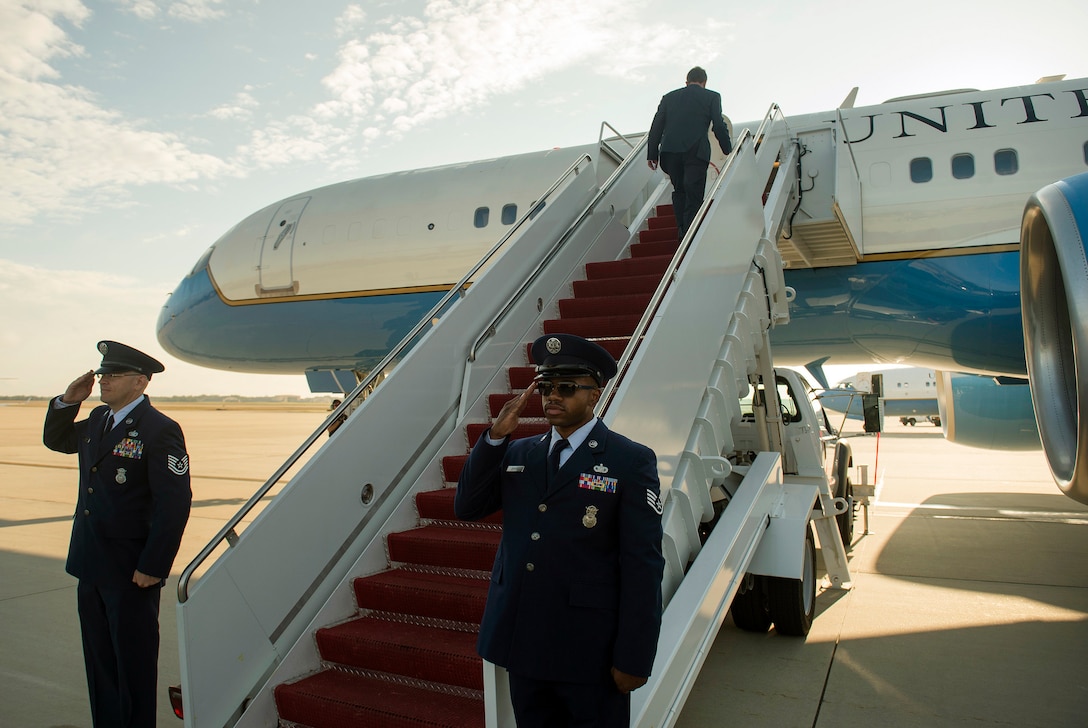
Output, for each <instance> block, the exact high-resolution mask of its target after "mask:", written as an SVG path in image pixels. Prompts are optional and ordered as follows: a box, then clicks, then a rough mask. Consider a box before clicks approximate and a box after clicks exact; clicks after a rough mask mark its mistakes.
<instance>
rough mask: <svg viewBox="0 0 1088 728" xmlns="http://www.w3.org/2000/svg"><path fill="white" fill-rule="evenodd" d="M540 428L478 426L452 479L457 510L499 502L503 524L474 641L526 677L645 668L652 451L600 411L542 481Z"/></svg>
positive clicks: (654, 507)
mask: <svg viewBox="0 0 1088 728" xmlns="http://www.w3.org/2000/svg"><path fill="white" fill-rule="evenodd" d="M548 447H549V436H548V435H545V436H543V437H532V438H525V439H521V440H515V441H513V442H510V441H509V440H508V441H506V442H504V443H503V444H502V445H498V446H493V445H489V444H488V443H487V442H486V440H485V439H484V438H481V439H480V441H479V442H478V443H477V444H476V446H475V447H474V448H473V450H472V453H471V454H470V455H469V459H468V462H467V463H466V464H465V467H464V469H463V470H462V472H461V477H460V480H459V482H458V484H457V496H456V500H455V507H456V511H457V516H458V517H459V518H462V519H466V520H477V519H480V518H483V517H484V516H486V515H488V514H490V513H493V512H495V511H497V510H499V509H501V510H502V512H503V535H502V541H501V543H500V545H499V551H498V554H497V555H496V557H495V565H494V568H493V569H492V572H491V586H490V589H489V591H488V597H487V606H486V608H485V611H484V617H483V622H482V624H481V626H480V636H479V641H478V644H477V649H478V651H479V653H480V655H481V656H482V657H483V658H484V659H486V660H488V661H490V662H493V663H495V664H497V665H501V666H503V667H505V668H507V669H508V670H509V671H510V672H512V673H515V674H518V675H520V676H524V677H527V678H531V679H536V680H553V681H559V682H570V683H610V682H611V681H612V678H611V668H612V667H613V666H614V667H616V668H617V669H618V670H621V671H623V672H625V673H628V674H631V675H637V676H641V677H646V676H649V675H650V671H651V668H652V667H653V661H654V655H655V653H656V651H657V638H658V633H659V631H660V628H661V604H662V602H661V577H662V571H663V569H664V560H663V558H662V555H661V500H660V485H659V482H658V476H657V457H656V456H655V455H654V453H653V451H652V450H650V449H649V448H648V447H646V446H644V445H640V444H638V443H636V442H633V441H631V440H629V439H628V438H626V437H624V436H622V435H619V434H617V433H615V432H611V431H610V430H609V429H608V428H607V427H606V426H605V425H604V423H601V422H598V423H597V424H596V426H595V427H594V428H593V429H592V431H591V432H590V434H589V437H587V438H586V441H585V442H583V443H582V445H581V446H580V447H579V448H578V449H577V450H575V451H574V452H573V453H572V454H571V455H570V458H569V459H568V460H567V462H565V463H564V464H563V467H562V468H560V470H559V472H558V474H557V476H556V477H555V479H554V480H555V482H553V483H552V484H551V486H550V487H549V486H548V484H547V482H546V463H545V461H546V458H547V453H548Z"/></svg>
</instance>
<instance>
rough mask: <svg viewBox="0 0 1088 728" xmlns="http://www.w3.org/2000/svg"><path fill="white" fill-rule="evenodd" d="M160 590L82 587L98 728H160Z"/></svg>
mask: <svg viewBox="0 0 1088 728" xmlns="http://www.w3.org/2000/svg"><path fill="white" fill-rule="evenodd" d="M160 591H161V589H160V588H159V587H150V588H148V589H141V588H139V587H137V586H136V585H135V584H127V585H124V586H120V587H103V586H98V585H95V584H91V583H88V582H87V581H85V580H83V579H80V581H79V584H78V586H77V587H76V600H77V603H78V606H79V623H80V628H81V629H82V632H83V660H84V662H85V663H86V666H87V688H88V692H89V694H90V698H91V718H92V720H93V723H94V726H95V728H155V721H156V716H155V694H156V691H157V690H158V662H159V595H160Z"/></svg>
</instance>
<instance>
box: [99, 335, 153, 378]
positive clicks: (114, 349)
mask: <svg viewBox="0 0 1088 728" xmlns="http://www.w3.org/2000/svg"><path fill="white" fill-rule="evenodd" d="M98 351H99V352H100V353H101V354H102V364H101V365H100V366H99V367H98V369H96V370H95V372H94V373H95V374H118V373H120V372H139V373H140V374H143V375H145V376H147V377H148V378H149V379H150V378H151V375H152V374H156V373H158V372H161V371H164V370H165V369H166V367H164V366H163V365H162V363H161V362H160V361H159V360H157V359H155V358H153V357H150V356H148V355H147V354H145V353H143V352H142V351H140V350H139V349H133V348H132V347H131V346H126V345H125V344H121V343H119V342H116V341H99V342H98Z"/></svg>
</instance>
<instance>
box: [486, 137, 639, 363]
mask: <svg viewBox="0 0 1088 728" xmlns="http://www.w3.org/2000/svg"><path fill="white" fill-rule="evenodd" d="M617 133H618V132H617ZM644 146H646V139H645V138H643V139H642V141H641V142H639V144H638V145H637V146H634V147H632V151H631V153H630V154H628V155H627V158H626V159H624V160H623V164H621V165H620V166H619V168H618V169H616V171H615V172H613V173H612V175H611V176H610V177H609V178H608V180H607V181H606V182H605V183H604V184H603V185H601V187H600V189H599V190H597V194H595V195H594V196H593V199H592V200H590V202H589V204H588V205H586V207H585V209H584V210H582V212H581V214H580V215H578V217H577V218H576V219H575V220H574V222H572V223H571V224H570V226H569V227H568V228H567V230H566V232H564V233H563V234H562V235H561V236H559V238H558V239H557V240H556V242H554V243H552V248H551V250H549V251H548V254H547V255H545V256H544V257H543V258H541V260H540V263H538V264H537V267H536V269H534V270H533V271H532V272H531V273H530V274H529V275H528V276H526V277H525V280H523V281H522V282H521V286H519V287H518V289H517V290H516V291H514V292H513V293H512V294H511V295H510V297H509V298H507V300H506V303H505V304H503V306H502V308H500V309H499V312H498V313H497V314H495V316H494V317H493V318H492V319H491V321H489V322H488V323H487V325H485V326H484V327H483V328H482V331H481V333H480V335H479V336H477V337H476V340H475V341H473V342H472V346H471V347H470V348H469V351H468V357H467V360H468V361H470V362H474V361H476V356H477V353H478V352H479V350H480V347H481V346H482V345H483V343H484V341H486V340H487V339H489V338H491V337H492V336H493V335H494V334H495V327H496V326H497V325H498V324H499V322H500V321H502V320H503V319H504V318H506V316H507V315H509V313H510V311H511V310H513V308H514V304H515V303H517V301H519V300H520V299H521V297H522V296H523V295H524V294H525V291H526V290H527V289H528V288H529V287H530V286H531V285H532V283H533V282H534V281H535V280H536V279H537V278H539V277H540V274H541V272H542V271H543V270H544V268H546V267H547V266H548V264H549V263H551V261H552V259H553V258H555V256H556V255H557V254H558V252H559V250H560V249H561V248H562V247H563V246H564V245H565V244H566V242H567V240H569V239H570V237H571V236H572V235H573V234H574V232H575V231H576V230H577V229H578V227H579V226H580V225H581V224H582V222H583V221H585V219H586V218H587V217H589V216H590V215H591V214H593V210H594V208H595V207H596V206H597V205H598V204H600V202H601V200H602V199H604V196H605V195H606V194H607V193H608V192H609V190H610V189H611V187H612V185H613V184H615V182H616V181H617V180H618V179H619V177H620V175H621V174H622V173H623V172H624V171H625V170H626V169H627V167H628V166H629V165H631V164H633V163H634V161H633V160H636V159H638V158H639V155H638V151H639V150H640V149H642V148H643V147H644Z"/></svg>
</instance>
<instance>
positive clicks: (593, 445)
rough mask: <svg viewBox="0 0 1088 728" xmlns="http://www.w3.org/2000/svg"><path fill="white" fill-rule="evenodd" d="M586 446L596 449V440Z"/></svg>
mask: <svg viewBox="0 0 1088 728" xmlns="http://www.w3.org/2000/svg"><path fill="white" fill-rule="evenodd" d="M587 444H588V445H589V447H590V448H596V447H597V441H596V440H590V441H589V442H588V443H587Z"/></svg>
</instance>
